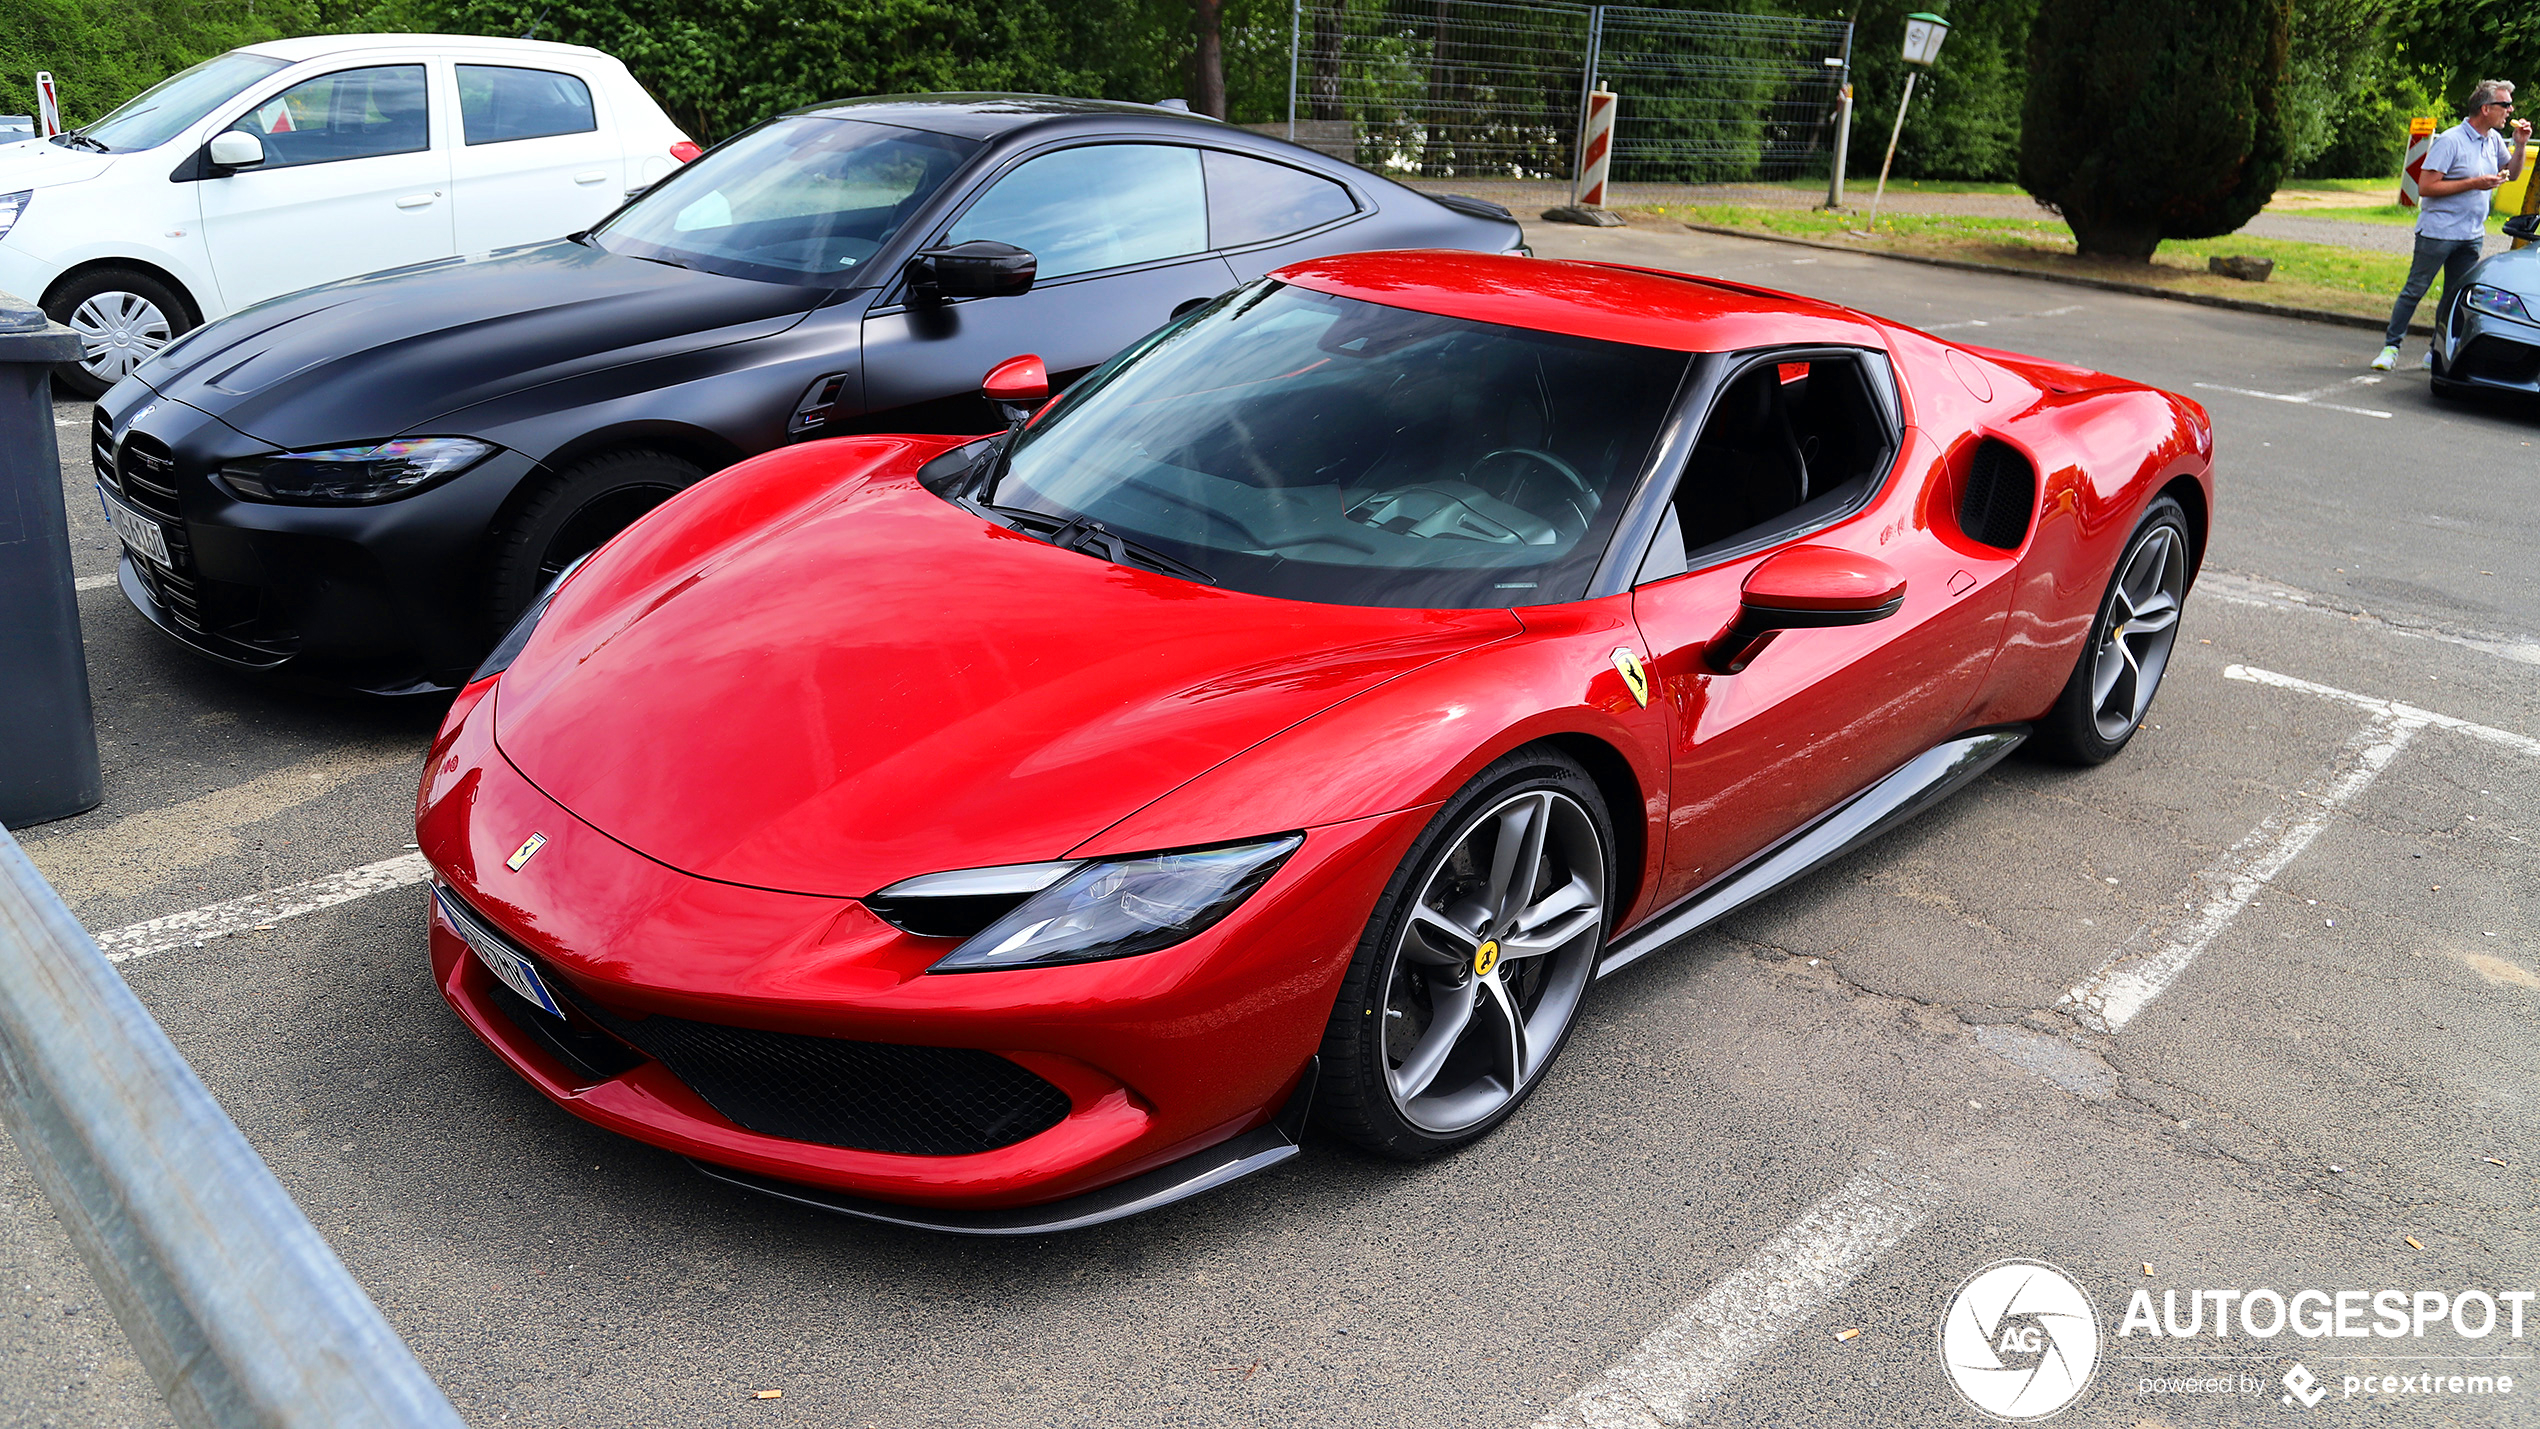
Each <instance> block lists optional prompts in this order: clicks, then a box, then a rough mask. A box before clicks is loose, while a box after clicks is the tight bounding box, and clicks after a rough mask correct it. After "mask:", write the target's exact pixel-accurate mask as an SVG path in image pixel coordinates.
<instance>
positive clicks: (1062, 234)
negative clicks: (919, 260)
mask: <svg viewBox="0 0 2540 1429" xmlns="http://www.w3.org/2000/svg"><path fill="white" fill-rule="evenodd" d="M950 238H951V241H952V242H954V243H967V242H969V241H970V240H971V239H974V238H993V239H996V240H998V241H999V242H1002V243H1011V244H1014V245H1015V246H1016V247H1019V248H1028V249H1030V250H1032V254H1033V256H1034V257H1036V258H1038V259H1039V260H1040V276H1041V278H1042V279H1043V280H1045V281H1046V280H1048V279H1051V278H1064V277H1066V276H1068V275H1069V274H1071V273H1091V272H1094V271H1096V270H1098V269H1102V268H1118V267H1121V266H1123V265H1125V264H1130V263H1150V262H1153V261H1155V260H1156V259H1159V258H1175V257H1179V256H1181V255H1182V254H1185V253H1199V252H1203V251H1205V250H1206V249H1207V248H1208V202H1207V198H1206V196H1205V192H1204V190H1203V189H1202V187H1201V182H1200V167H1199V151H1198V150H1196V149H1185V148H1182V147H1181V146H1179V145H1175V144H1092V145H1088V146H1086V147H1084V148H1081V149H1061V150H1059V151H1058V152H1057V153H1055V154H1043V155H1042V156H1041V157H1039V158H1037V159H1033V160H1031V161H1030V162H1028V163H1026V164H1024V165H1023V166H1022V167H1021V168H1019V169H1016V170H1015V171H1014V172H1012V173H1010V174H1008V175H1006V176H1005V177H1004V178H1002V179H999V180H997V182H996V186H995V187H994V188H991V189H989V190H988V192H987V194H986V195H985V196H983V197H982V198H981V199H980V200H979V201H978V202H977V203H974V204H972V205H971V206H970V211H969V212H968V213H965V214H963V215H962V216H961V218H960V219H959V220H958V221H957V222H955V223H954V224H953V227H952V233H951V235H950Z"/></svg>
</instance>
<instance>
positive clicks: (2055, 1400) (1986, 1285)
mask: <svg viewBox="0 0 2540 1429" xmlns="http://www.w3.org/2000/svg"><path fill="white" fill-rule="evenodd" d="M1940 1362H1941V1364H1942V1365H1943V1366H1945V1367H1946V1368H1947V1369H1948V1371H1949V1382H1950V1383H1951V1384H1953V1385H1956V1386H1957V1387H1958V1393H1959V1394H1960V1395H1962V1396H1964V1397H1965V1399H1966V1401H1967V1403H1969V1404H1971V1405H1973V1406H1975V1408H1976V1409H1977V1410H1979V1411H1980V1412H1982V1413H1985V1414H1989V1415H1991V1416H1993V1417H1994V1418H1996V1419H2008V1420H2014V1421H2025V1420H2036V1419H2048V1418H2052V1417H2054V1416H2055V1415H2057V1414H2060V1413H2062V1412H2063V1411H2064V1409H2065V1408H2066V1407H2068V1406H2069V1405H2071V1404H2072V1402H2073V1401H2074V1400H2077V1399H2079V1398H2081V1393H2082V1391H2083V1390H2085V1389H2088V1388H2089V1387H2090V1377H2091V1375H2092V1374H2093V1373H2094V1372H2095V1371H2096V1370H2097V1369H2098V1368H2099V1316H2098V1313H2097V1312H2096V1311H2095V1310H2093V1309H2092V1308H2091V1305H2090V1297H2089V1296H2087V1295H2084V1294H2083V1293H2082V1291H2081V1287H2080V1286H2079V1285H2076V1284H2074V1283H2073V1278H2072V1277H2071V1276H2069V1275H2066V1274H2065V1273H2064V1272H2062V1271H2060V1270H2058V1269H2056V1268H2055V1267H2054V1266H2051V1265H2048V1264H2046V1263H2045V1262H2043V1261H2036V1260H1997V1261H1995V1262H1994V1263H1993V1264H1991V1265H1988V1266H1986V1267H1984V1268H1983V1269H1982V1270H1979V1271H1977V1272H1976V1273H1975V1274H1974V1275H1973V1276H1971V1277H1969V1278H1968V1280H1967V1283H1966V1284H1964V1285H1961V1286H1959V1287H1958V1293H1957V1294H1956V1295H1953V1296H1951V1297H1950V1299H1949V1309H1948V1312H1947V1313H1946V1314H1945V1315H1944V1316H1942V1318H1941V1322H1940Z"/></svg>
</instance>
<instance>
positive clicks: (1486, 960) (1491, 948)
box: [1473, 940, 1499, 977]
mask: <svg viewBox="0 0 2540 1429" xmlns="http://www.w3.org/2000/svg"><path fill="white" fill-rule="evenodd" d="M1498 966H1499V944H1498V942H1497V941H1496V940H1494V941H1492V942H1488V943H1484V944H1482V945H1481V946H1480V947H1478V948H1475V949H1474V950H1473V976H1475V977H1489V976H1490V970H1491V969H1492V968H1495V967H1498Z"/></svg>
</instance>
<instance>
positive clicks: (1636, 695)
mask: <svg viewBox="0 0 2540 1429" xmlns="http://www.w3.org/2000/svg"><path fill="white" fill-rule="evenodd" d="M1614 668H1615V669H1616V670H1618V671H1621V672H1622V676H1623V686H1624V688H1626V689H1628V690H1630V691H1631V692H1632V698H1633V699H1636V700H1638V701H1640V702H1641V703H1642V704H1644V705H1646V704H1648V703H1649V672H1648V671H1646V670H1643V669H1642V668H1641V667H1640V657H1639V656H1638V655H1635V654H1633V653H1632V647H1630V646H1629V645H1618V646H1616V647H1614Z"/></svg>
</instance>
